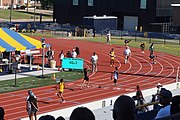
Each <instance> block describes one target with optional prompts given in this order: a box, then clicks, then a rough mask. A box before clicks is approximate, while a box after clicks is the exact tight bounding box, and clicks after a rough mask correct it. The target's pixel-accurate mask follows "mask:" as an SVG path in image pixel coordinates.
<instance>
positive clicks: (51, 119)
mask: <svg viewBox="0 0 180 120" xmlns="http://www.w3.org/2000/svg"><path fill="white" fill-rule="evenodd" d="M38 120H55V118H54V116H52V115H44V116H41V117H40V118H39V119H38Z"/></svg>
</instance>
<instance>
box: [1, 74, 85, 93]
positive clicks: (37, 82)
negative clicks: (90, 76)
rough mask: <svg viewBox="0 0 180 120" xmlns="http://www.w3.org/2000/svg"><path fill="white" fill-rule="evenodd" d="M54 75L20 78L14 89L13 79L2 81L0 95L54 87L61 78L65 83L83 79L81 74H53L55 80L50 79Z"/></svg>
mask: <svg viewBox="0 0 180 120" xmlns="http://www.w3.org/2000/svg"><path fill="white" fill-rule="evenodd" d="M53 75H54V74H48V75H46V76H47V77H46V78H44V79H43V78H38V77H26V78H20V79H17V80H16V87H15V79H12V80H4V81H0V93H5V92H11V91H17V90H23V89H28V88H35V87H41V86H47V85H55V84H56V83H58V81H59V79H61V78H63V79H64V81H65V82H68V81H74V80H78V79H81V78H82V77H83V74H82V72H77V71H76V72H75V71H74V72H58V73H55V76H56V80H53V79H52V76H53Z"/></svg>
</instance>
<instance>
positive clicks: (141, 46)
mask: <svg viewBox="0 0 180 120" xmlns="http://www.w3.org/2000/svg"><path fill="white" fill-rule="evenodd" d="M140 48H141V52H142V53H144V48H145V43H142V44H140Z"/></svg>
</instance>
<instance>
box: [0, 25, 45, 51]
mask: <svg viewBox="0 0 180 120" xmlns="http://www.w3.org/2000/svg"><path fill="white" fill-rule="evenodd" d="M41 46H42V43H41V41H39V40H36V39H34V38H31V37H28V36H25V35H23V34H20V33H17V32H15V31H12V30H9V29H7V28H0V52H4V51H15V50H18V51H19V50H27V49H39V48H41Z"/></svg>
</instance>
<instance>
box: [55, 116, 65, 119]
mask: <svg viewBox="0 0 180 120" xmlns="http://www.w3.org/2000/svg"><path fill="white" fill-rule="evenodd" d="M56 120H65V119H64V117H62V116H59V117H58V118H56Z"/></svg>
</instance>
